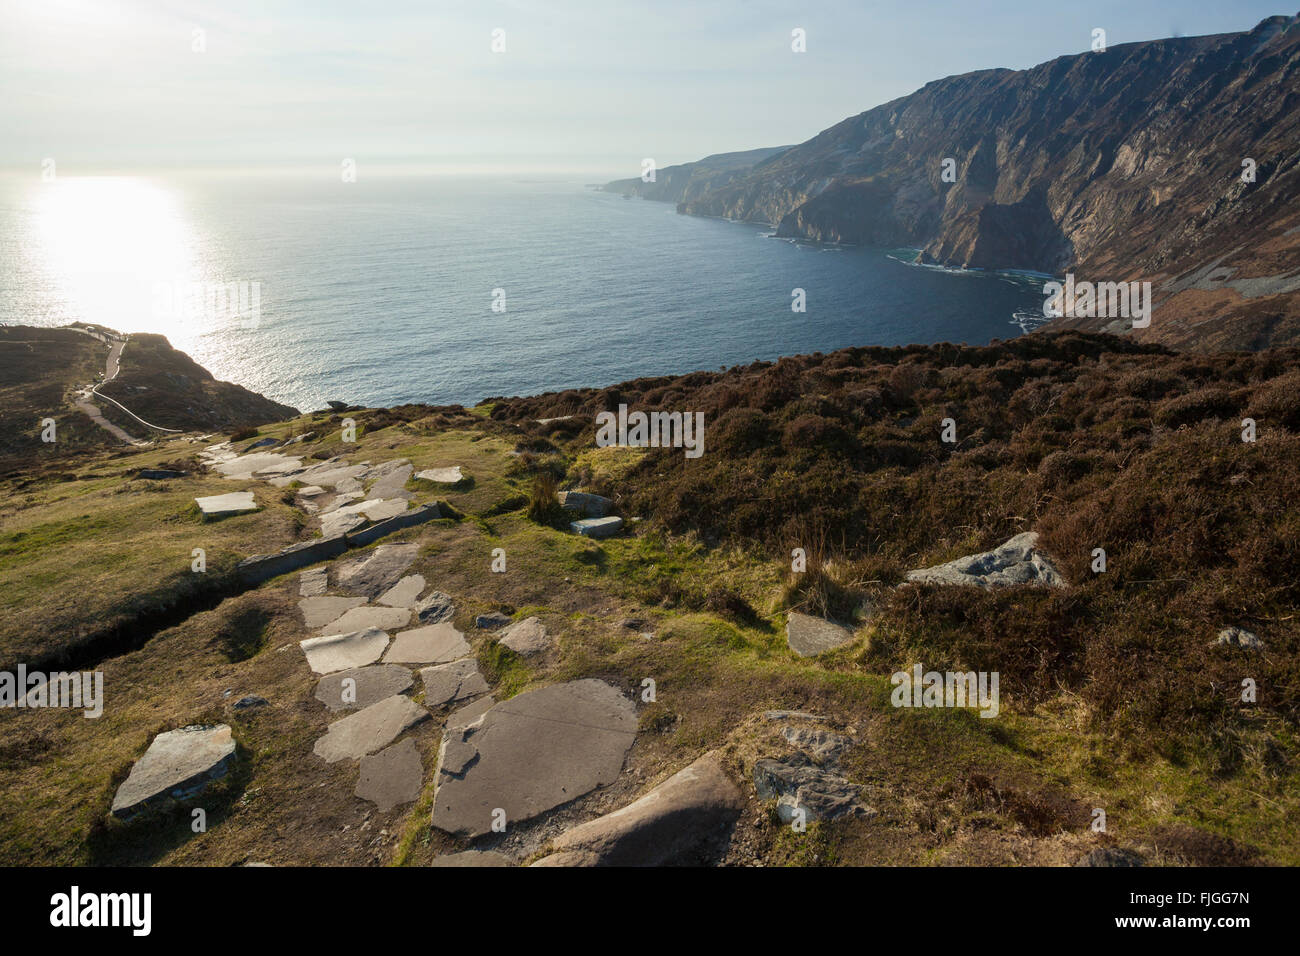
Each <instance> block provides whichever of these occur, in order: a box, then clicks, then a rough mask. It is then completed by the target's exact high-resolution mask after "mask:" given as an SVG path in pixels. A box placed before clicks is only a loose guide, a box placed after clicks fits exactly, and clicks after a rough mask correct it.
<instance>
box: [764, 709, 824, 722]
mask: <svg viewBox="0 0 1300 956" xmlns="http://www.w3.org/2000/svg"><path fill="white" fill-rule="evenodd" d="M763 719H764V720H812V721H817V722H819V723H820V722H824V721H825V720H826V718H825V717H823V716H821V715H820V714H809V713H805V712H804V711H802V710H765V711H763Z"/></svg>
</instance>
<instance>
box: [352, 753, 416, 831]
mask: <svg viewBox="0 0 1300 956" xmlns="http://www.w3.org/2000/svg"><path fill="white" fill-rule="evenodd" d="M423 781H424V764H423V763H421V761H420V752H419V750H418V749H416V746H415V741H414V740H411V739H410V738H409V737H408V738H407V739H406V740H402V741H399V742H397V743H395V744H393V745H392V746H391V747H387V748H385V749H384V750H381V751H379V753H376V754H371V755H370V756H368V757H362V758H361V777H360V779H358V780H357V788H356V790H355V791H354V792H355V793H356V795H357V796H358V797H360V798H361V799H363V800H369V801H370V802H371V803H374V804H376V805H377V806H378V808H379V812H380V813H387V812H388V811H389V810H391V809H393V807H398V806H401V805H402V804H404V803H414V802H415V801H416V800H418V799H420V785H421V783H423Z"/></svg>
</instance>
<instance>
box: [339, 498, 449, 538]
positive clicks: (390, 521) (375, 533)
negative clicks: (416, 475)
mask: <svg viewBox="0 0 1300 956" xmlns="http://www.w3.org/2000/svg"><path fill="white" fill-rule="evenodd" d="M440 517H442V512H440V511H439V510H438V506H437V505H420V507H418V508H412V509H411V510H409V511H404V512H402V513H401V514H399V515H396V516H394V517H392V518H386V519H384V520H383V521H376V522H375V523H374V524H372V525H371V526H370V527H369V528H362V529H361V530H360V531H349V532H348V533H347V534H348V544H349V545H351V546H352V547H354V548H364V547H366V546H367V545H371V544H374V543H375V542H376V541H378V540H379V539H380V538H384V537H387V536H388V535H390V534H392V533H393V532H395V531H401V530H402V529H403V528H413V527H415V526H416V525H419V524H424V523H425V522H427V521H433V520H434V519H436V518H440Z"/></svg>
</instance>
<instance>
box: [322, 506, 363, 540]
mask: <svg viewBox="0 0 1300 956" xmlns="http://www.w3.org/2000/svg"><path fill="white" fill-rule="evenodd" d="M367 520H368V519H367V518H366V516H365V515H361V514H357V513H356V512H354V511H345V510H343V509H341V508H340V509H339V510H338V511H331V512H330V513H329V514H327V515H322V516H321V519H320V533H321V537H323V538H336V537H338V536H339V535H341V534H347V533H348V532H349V531H355V530H356V529H357V528H360V527H361V526H362V525H364V524H366V523H367Z"/></svg>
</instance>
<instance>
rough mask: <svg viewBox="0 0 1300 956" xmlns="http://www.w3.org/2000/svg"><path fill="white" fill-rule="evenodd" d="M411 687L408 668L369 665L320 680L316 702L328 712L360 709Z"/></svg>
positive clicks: (410, 675) (411, 679)
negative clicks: (348, 682)
mask: <svg viewBox="0 0 1300 956" xmlns="http://www.w3.org/2000/svg"><path fill="white" fill-rule="evenodd" d="M345 681H351V683H350V684H345V683H344V682H345ZM414 685H415V678H414V677H413V676H412V674H411V671H410V669H409V668H406V667H398V666H397V665H396V664H371V665H369V666H367V667H353V668H349V669H348V670H345V671H338V672H337V673H334V674H329V675H327V676H325V677H322V678H321V679H320V681H319V683H317V684H316V699H317V700H318V701H320V702H321V703H322V704H324V705H325V706H326V707H328V708H329V709H330V710H361V709H362V708H363V707H369V706H370V705H371V704H377V703H379V701H381V700H384V699H385V698H388V697H392V696H393V695H394V694H405V693H406V692H407V691H408V690H410V689H411V688H412V687H413V686H414ZM345 691H346V692H347V696H346V698H345V696H344V692H345Z"/></svg>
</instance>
